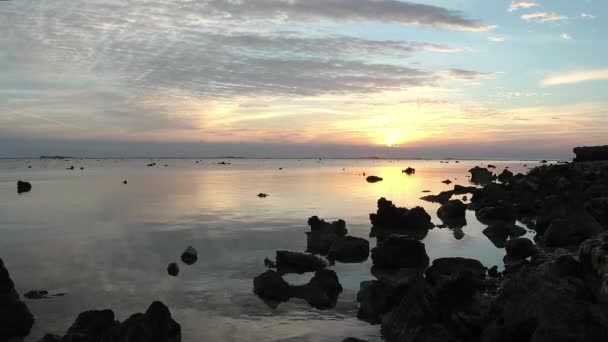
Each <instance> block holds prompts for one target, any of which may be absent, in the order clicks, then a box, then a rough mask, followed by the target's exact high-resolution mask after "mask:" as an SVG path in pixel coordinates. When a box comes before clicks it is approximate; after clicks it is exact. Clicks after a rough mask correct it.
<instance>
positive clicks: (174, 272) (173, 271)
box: [167, 262, 179, 277]
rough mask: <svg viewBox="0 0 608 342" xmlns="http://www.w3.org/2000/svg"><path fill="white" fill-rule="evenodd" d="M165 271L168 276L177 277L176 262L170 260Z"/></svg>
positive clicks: (177, 268) (177, 267)
mask: <svg viewBox="0 0 608 342" xmlns="http://www.w3.org/2000/svg"><path fill="white" fill-rule="evenodd" d="M167 273H169V275H170V276H174V277H177V275H178V274H179V266H177V263H176V262H172V263H170V264H169V265H168V266H167Z"/></svg>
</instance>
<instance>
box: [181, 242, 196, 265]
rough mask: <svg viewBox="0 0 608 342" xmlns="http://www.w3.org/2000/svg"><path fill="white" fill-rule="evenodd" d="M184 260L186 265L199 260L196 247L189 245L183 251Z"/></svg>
mask: <svg viewBox="0 0 608 342" xmlns="http://www.w3.org/2000/svg"><path fill="white" fill-rule="evenodd" d="M181 258H182V261H183V262H184V264H186V265H192V264H194V263H195V262H196V261H197V260H198V252H197V251H196V249H194V247H192V246H188V248H186V250H185V251H184V252H183V253H182V257H181Z"/></svg>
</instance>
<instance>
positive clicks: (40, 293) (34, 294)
mask: <svg viewBox="0 0 608 342" xmlns="http://www.w3.org/2000/svg"><path fill="white" fill-rule="evenodd" d="M23 297H25V298H27V299H44V298H49V291H46V290H32V291H28V292H26V293H25V294H24V295H23Z"/></svg>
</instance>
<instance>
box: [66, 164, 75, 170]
mask: <svg viewBox="0 0 608 342" xmlns="http://www.w3.org/2000/svg"><path fill="white" fill-rule="evenodd" d="M66 170H74V165H72V166H70V167H68V168H67V169H66Z"/></svg>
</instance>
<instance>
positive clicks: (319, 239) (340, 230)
mask: <svg viewBox="0 0 608 342" xmlns="http://www.w3.org/2000/svg"><path fill="white" fill-rule="evenodd" d="M308 225H309V226H310V231H309V232H306V250H307V251H308V252H312V253H318V254H321V255H326V254H327V253H328V252H329V248H330V247H331V245H332V244H333V243H334V241H336V240H337V239H339V238H341V237H344V236H346V234H347V233H348V230H347V229H346V222H344V220H337V221H333V222H325V220H322V219H319V217H318V216H312V217H310V218H309V219H308Z"/></svg>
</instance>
